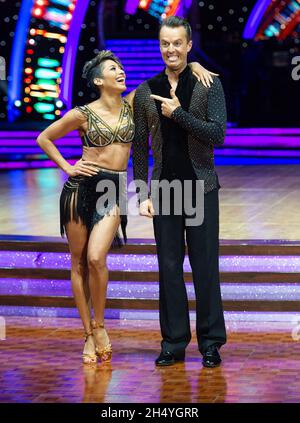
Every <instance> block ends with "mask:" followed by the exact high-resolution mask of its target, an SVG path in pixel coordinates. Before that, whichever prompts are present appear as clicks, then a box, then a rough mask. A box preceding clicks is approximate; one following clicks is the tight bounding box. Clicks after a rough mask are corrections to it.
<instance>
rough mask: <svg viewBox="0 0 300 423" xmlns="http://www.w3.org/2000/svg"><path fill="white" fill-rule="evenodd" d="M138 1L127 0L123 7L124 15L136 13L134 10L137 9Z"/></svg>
mask: <svg viewBox="0 0 300 423" xmlns="http://www.w3.org/2000/svg"><path fill="white" fill-rule="evenodd" d="M139 2H140V0H127V2H126V5H125V13H128V14H129V15H134V14H135V12H136V9H137V8H138V5H139Z"/></svg>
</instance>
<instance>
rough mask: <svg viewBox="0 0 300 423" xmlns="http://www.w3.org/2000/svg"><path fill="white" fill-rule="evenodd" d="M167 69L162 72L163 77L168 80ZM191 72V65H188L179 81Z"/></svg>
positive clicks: (180, 75)
mask: <svg viewBox="0 0 300 423" xmlns="http://www.w3.org/2000/svg"><path fill="white" fill-rule="evenodd" d="M166 71H167V68H164V70H163V71H162V76H163V77H164V78H166V79H168V75H167V72H166ZM190 72H191V69H190V67H189V65H186V67H185V68H184V69H183V70H182V71H181V72H180V74H179V75H178V77H179V78H178V79H181V78H183V77H184V76H186V75H188V74H189V73H190Z"/></svg>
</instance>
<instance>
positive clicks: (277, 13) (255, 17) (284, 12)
mask: <svg viewBox="0 0 300 423" xmlns="http://www.w3.org/2000/svg"><path fill="white" fill-rule="evenodd" d="M289 36H292V37H299V36H300V0H286V1H283V0H258V1H257V2H256V4H255V6H254V8H253V10H252V12H251V14H250V16H249V19H248V21H247V24H246V26H245V29H244V33H243V37H244V38H247V39H254V40H256V41H257V40H264V39H267V38H270V37H276V38H277V39H279V40H284V39H285V38H287V37H289Z"/></svg>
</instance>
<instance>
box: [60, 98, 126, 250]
mask: <svg viewBox="0 0 300 423" xmlns="http://www.w3.org/2000/svg"><path fill="white" fill-rule="evenodd" d="M75 109H76V110H78V111H80V112H81V113H82V114H83V115H84V116H85V117H86V118H87V123H88V130H87V132H86V133H85V134H84V135H83V136H82V137H81V139H82V144H83V146H86V147H99V148H101V147H105V146H107V145H110V144H112V143H114V142H120V143H129V142H131V141H132V140H133V137H134V122H133V116H132V111H131V108H130V105H129V104H128V103H127V101H126V100H123V106H122V110H121V113H120V117H119V121H118V124H117V127H116V129H115V130H112V128H111V127H110V126H109V125H108V124H107V123H106V122H105V121H104V120H102V119H101V117H100V116H98V114H96V113H95V112H94V111H93V110H92V109H91V108H90V107H89V106H87V105H86V106H77V107H75ZM96 167H97V169H98V173H97V174H96V175H94V176H82V175H79V176H70V177H69V178H68V179H67V181H66V182H65V184H64V186H63V189H62V193H61V196H60V232H61V236H64V234H65V232H66V225H67V224H68V223H69V222H71V221H75V222H77V223H78V222H79V221H80V222H81V223H82V224H83V225H85V226H86V228H87V230H88V232H89V233H90V232H91V231H92V229H93V227H94V225H95V224H96V223H97V222H99V221H100V220H101V219H103V217H104V216H106V215H108V214H109V213H110V212H111V211H112V209H113V208H114V207H115V206H116V205H117V206H118V208H119V212H120V218H121V229H122V234H123V239H124V242H125V243H126V241H127V236H126V225H127V214H126V212H127V206H126V205H127V172H126V170H124V171H116V170H111V169H105V168H103V167H100V166H96ZM99 182H100V184H99ZM103 187H105V189H103ZM111 188H113V190H111V193H109V192H108V191H109V190H110V189H111ZM102 189H103V190H102ZM103 195H105V201H104V198H103V201H102V202H101V197H102V196H103ZM99 200H100V201H99ZM122 244H123V243H122V240H121V237H120V236H119V232H117V234H116V236H115V238H114V241H113V246H121V245H122Z"/></svg>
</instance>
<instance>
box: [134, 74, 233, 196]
mask: <svg viewBox="0 0 300 423" xmlns="http://www.w3.org/2000/svg"><path fill="white" fill-rule="evenodd" d="M154 78H155V77H154ZM150 82H151V79H150V80H148V81H145V82H143V83H142V84H140V85H139V86H138V88H137V90H136V94H135V99H134V121H135V137H134V140H133V151H132V159H133V174H134V179H135V180H142V181H144V182H146V183H148V159H149V135H151V141H152V142H151V147H152V153H153V171H152V177H151V180H159V179H160V175H161V171H162V146H163V137H162V131H161V121H160V116H159V113H158V110H157V107H156V104H155V100H153V99H152V98H150V94H152V92H151V88H150V86H151V83H150ZM153 94H156V93H153ZM171 118H172V119H173V120H174V121H175V122H176V123H177V124H179V125H180V127H181V128H183V129H184V130H185V131H187V133H188V137H187V139H188V154H189V157H190V159H191V163H192V166H193V169H194V171H195V174H196V176H197V178H198V179H200V180H204V192H205V193H207V192H210V191H211V190H213V189H215V188H218V187H219V182H218V176H217V173H216V171H215V166H214V146H221V145H222V144H223V143H224V138H225V130H226V105H225V98H224V92H223V88H222V84H221V82H220V80H219V78H218V77H213V83H212V84H211V87H210V88H206V87H205V86H204V85H203V84H202V83H201V82H198V81H197V82H196V83H195V85H194V88H193V91H192V96H191V100H190V106H189V109H188V111H185V110H183V108H182V107H178V108H177V109H175V110H174V112H173V113H172V116H171ZM151 195H152V196H153V193H151ZM146 198H148V192H142V191H141V192H140V193H139V200H140V201H143V200H144V199H146Z"/></svg>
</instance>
